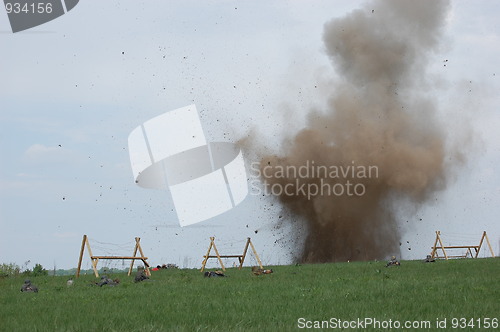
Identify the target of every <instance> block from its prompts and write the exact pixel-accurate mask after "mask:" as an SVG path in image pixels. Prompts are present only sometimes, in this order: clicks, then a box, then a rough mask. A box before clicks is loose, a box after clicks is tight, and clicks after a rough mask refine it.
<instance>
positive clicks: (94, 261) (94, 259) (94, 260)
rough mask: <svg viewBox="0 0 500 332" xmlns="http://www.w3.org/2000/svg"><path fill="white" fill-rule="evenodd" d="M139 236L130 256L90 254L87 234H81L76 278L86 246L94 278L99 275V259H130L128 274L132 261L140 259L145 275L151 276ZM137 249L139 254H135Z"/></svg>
mask: <svg viewBox="0 0 500 332" xmlns="http://www.w3.org/2000/svg"><path fill="white" fill-rule="evenodd" d="M140 241H141V238H139V237H136V238H135V247H134V253H133V254H132V256H94V255H93V254H92V249H90V244H89V240H88V237H87V235H84V236H83V239H82V246H81V248H80V257H79V259H78V267H77V269H76V277H77V278H78V277H79V276H80V269H81V266H82V259H83V252H84V250H85V247H86V248H87V251H88V253H89V256H90V259H91V260H92V269H93V270H94V274H95V276H96V278H98V277H99V273H98V272H97V263H98V262H99V260H100V259H104V260H106V259H121V260H124V259H131V260H132V262H131V263H130V268H129V270H128V275H130V274H131V273H132V269H133V268H134V262H135V260H141V261H142V262H143V263H144V270H145V271H146V272H145V273H146V275H148V276H151V272H150V271H149V263H148V261H147V260H148V258H147V257H145V256H144V252H143V251H142V248H141V243H140ZM137 251H139V253H140V254H141V255H140V256H137Z"/></svg>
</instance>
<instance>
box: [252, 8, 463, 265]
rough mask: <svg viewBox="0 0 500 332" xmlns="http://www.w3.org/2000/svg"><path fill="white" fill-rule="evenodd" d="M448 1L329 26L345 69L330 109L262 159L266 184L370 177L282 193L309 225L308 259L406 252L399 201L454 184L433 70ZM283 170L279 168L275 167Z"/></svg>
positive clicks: (312, 116)
mask: <svg viewBox="0 0 500 332" xmlns="http://www.w3.org/2000/svg"><path fill="white" fill-rule="evenodd" d="M448 9H449V2H448V1H411V0H406V1H399V0H398V1H373V2H370V3H368V4H367V5H366V6H365V7H363V8H361V9H357V10H355V11H353V12H351V13H349V14H348V15H346V16H345V17H343V18H336V19H333V20H331V21H329V22H327V23H326V24H325V26H324V33H323V40H324V45H325V50H326V53H327V55H328V57H329V59H330V60H331V63H332V65H333V66H334V68H335V70H336V72H337V73H338V74H339V75H340V78H341V80H338V82H337V84H335V85H334V87H333V88H332V90H331V91H330V94H329V95H328V96H326V97H325V98H328V109H325V110H313V111H310V112H309V114H308V120H307V125H306V127H305V128H304V129H302V130H301V131H300V132H298V133H297V134H296V135H295V136H294V137H293V139H292V140H290V141H285V142H284V144H283V145H284V148H283V150H282V151H280V154H279V155H267V156H264V157H262V159H261V163H260V171H261V172H260V175H261V179H262V180H263V181H264V184H265V185H270V186H272V185H275V186H276V185H279V186H281V187H283V188H285V187H286V186H287V185H290V184H293V185H294V186H296V185H297V184H305V185H306V186H307V185H310V184H316V185H318V186H319V185H322V184H324V182H325V181H326V182H327V183H329V185H330V186H332V187H333V186H335V184H337V183H339V182H345V181H351V182H352V183H362V184H363V186H364V188H365V189H366V190H365V192H364V193H363V195H321V194H320V193H318V194H316V195H305V194H302V193H298V194H295V195H286V194H284V193H283V194H280V195H278V199H279V200H280V202H281V203H282V204H283V206H284V207H285V208H286V209H287V210H289V211H290V212H291V213H292V214H294V215H296V216H299V217H300V219H301V220H303V221H304V222H305V223H306V225H307V231H308V235H307V238H306V240H305V245H304V248H303V251H302V255H301V261H302V262H311V263H313V262H331V261H347V260H371V259H383V258H385V257H387V256H389V255H392V254H396V253H399V233H398V230H397V229H398V227H397V222H396V219H395V212H394V211H393V208H392V207H393V206H394V202H398V201H405V202H410V203H411V204H412V205H413V206H418V205H419V204H423V203H425V202H426V201H427V200H428V198H429V196H430V194H432V193H435V192H436V191H439V190H442V189H444V188H445V186H446V183H447V180H448V179H447V171H448V170H449V167H450V165H452V164H453V163H454V162H455V160H453V159H454V157H453V156H455V153H454V151H450V149H449V148H448V147H447V144H446V142H447V140H446V135H445V133H444V130H443V129H444V126H443V124H442V123H440V122H439V121H438V116H437V112H438V109H437V101H436V98H435V96H433V95H432V91H430V90H431V89H430V88H429V86H430V85H431V84H430V82H429V81H428V80H429V78H428V76H427V75H426V73H427V67H428V62H429V59H430V57H431V55H433V53H434V52H435V51H437V50H438V47H439V45H440V39H441V35H442V30H443V27H444V23H445V16H446V15H447V13H448ZM312 164H314V165H315V166H314V167H327V168H328V167H330V166H332V165H335V166H336V167H344V168H347V167H349V166H350V165H353V164H356V165H370V166H375V167H377V176H376V177H361V178H360V177H356V176H355V174H354V173H351V172H346V173H345V176H344V177H331V176H326V177H320V176H317V175H316V176H304V177H295V176H283V173H280V174H277V173H276V172H277V170H279V169H283V168H284V169H286V168H290V167H292V168H293V167H295V168H299V167H301V166H303V165H309V166H308V167H313V166H311V165H312ZM273 170H274V173H273Z"/></svg>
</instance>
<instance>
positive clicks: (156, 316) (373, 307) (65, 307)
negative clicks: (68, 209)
mask: <svg viewBox="0 0 500 332" xmlns="http://www.w3.org/2000/svg"><path fill="white" fill-rule="evenodd" d="M384 265H385V263H384V262H355V263H337V264H317V265H301V266H277V267H273V269H274V271H275V273H274V274H270V275H263V276H259V277H256V276H253V275H252V274H251V272H250V269H249V268H245V269H243V270H241V271H238V270H237V269H228V271H227V275H228V277H227V278H203V276H202V273H200V272H199V271H198V270H163V271H158V272H153V276H152V280H154V281H150V282H143V283H138V284H134V283H133V277H128V276H126V275H125V274H122V275H111V276H110V277H112V278H116V277H118V278H120V280H121V283H120V285H118V286H116V287H102V288H100V287H96V286H91V285H90V284H91V283H92V282H95V281H96V279H95V278H94V277H93V276H82V277H80V278H79V279H76V280H75V284H74V285H73V286H72V287H67V286H66V280H67V278H66V277H37V278H31V279H32V283H33V284H35V285H37V286H38V287H39V289H40V291H39V293H37V294H33V293H21V292H20V288H21V285H22V284H23V280H24V278H23V277H19V278H3V279H0V330H1V331H290V330H298V328H297V326H298V325H297V323H298V319H299V318H301V317H303V318H305V319H306V320H311V321H313V320H320V321H323V320H329V319H330V318H338V319H341V320H356V319H358V318H361V319H364V318H365V317H371V318H376V319H378V320H380V321H381V320H389V319H391V320H393V321H394V320H399V321H407V320H409V321H415V320H418V321H423V320H428V321H430V322H431V323H432V324H433V325H432V326H435V322H436V319H437V318H439V319H441V320H442V319H445V318H446V319H447V326H448V330H452V329H451V320H452V318H467V319H471V318H474V319H484V318H496V319H499V318H500V259H498V258H491V259H476V260H474V259H467V260H465V259H463V260H454V261H438V262H436V263H428V264H424V263H422V262H420V261H403V262H402V265H401V266H400V267H390V268H385V267H384ZM476 324H477V322H476ZM381 330H386V329H381ZM465 330H467V329H462V331H465ZM470 330H477V325H476V328H475V329H472V328H470ZM490 330H492V329H490ZM497 330H498V329H497Z"/></svg>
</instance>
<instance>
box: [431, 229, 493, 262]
mask: <svg viewBox="0 0 500 332" xmlns="http://www.w3.org/2000/svg"><path fill="white" fill-rule="evenodd" d="M440 235H441V232H440V231H436V240H435V241H434V245H433V246H432V247H431V249H432V252H431V257H432V258H433V259H434V258H445V259H446V260H448V258H467V257H469V255H470V257H471V258H477V257H478V256H479V251H480V250H481V247H482V245H483V241H484V240H486V243H487V244H488V247H489V249H490V252H491V256H492V257H495V253H494V252H493V248H492V247H491V244H490V240H489V239H488V235H486V231H484V232H483V236H481V240H480V241H479V245H477V246H475V245H463V246H444V245H443V242H442V241H441V237H440ZM438 243H439V245H438ZM438 249H441V251H442V252H443V256H441V257H440V256H439V255H438V253H437V250H438ZM446 249H467V250H466V251H465V255H454V256H450V255H448V253H447V252H446ZM472 250H474V253H473V252H472Z"/></svg>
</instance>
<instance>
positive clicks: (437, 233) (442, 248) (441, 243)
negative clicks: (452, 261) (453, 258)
mask: <svg viewBox="0 0 500 332" xmlns="http://www.w3.org/2000/svg"><path fill="white" fill-rule="evenodd" d="M436 235H437V239H438V241H439V244H440V245H441V250H442V251H443V255H444V258H445V259H446V260H448V255H447V254H446V250H444V245H443V242H442V241H441V237H440V236H439V235H441V231H437V232H436Z"/></svg>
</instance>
